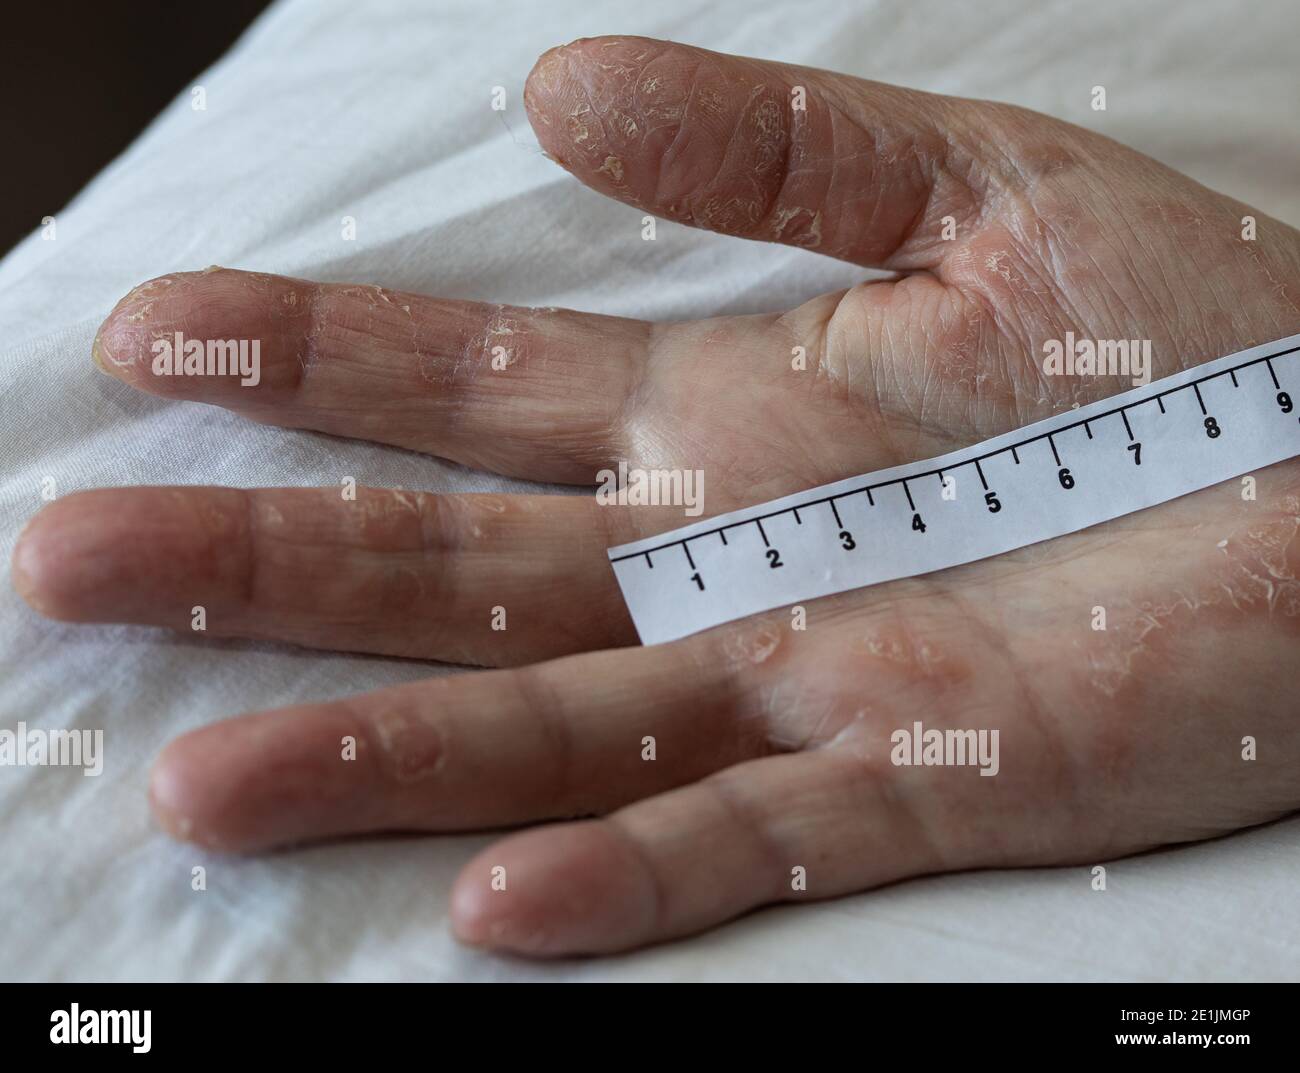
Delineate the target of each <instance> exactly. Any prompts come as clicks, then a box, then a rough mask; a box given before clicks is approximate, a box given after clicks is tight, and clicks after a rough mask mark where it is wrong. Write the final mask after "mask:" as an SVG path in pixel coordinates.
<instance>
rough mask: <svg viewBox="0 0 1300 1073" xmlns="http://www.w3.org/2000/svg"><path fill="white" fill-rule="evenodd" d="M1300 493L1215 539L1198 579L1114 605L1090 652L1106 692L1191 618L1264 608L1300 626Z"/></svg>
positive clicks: (1095, 678)
mask: <svg viewBox="0 0 1300 1073" xmlns="http://www.w3.org/2000/svg"><path fill="white" fill-rule="evenodd" d="M1298 532H1300V496H1296V495H1293V494H1288V495H1285V496H1284V497H1283V499H1282V501H1281V504H1280V509H1275V510H1274V511H1273V513H1272V514H1271V516H1270V518H1269V519H1268V520H1267V521H1260V520H1255V521H1253V522H1252V521H1245V522H1242V523H1241V524H1240V525H1239V526H1238V527H1237V528H1236V529H1235V530H1234V531H1233V532H1232V534H1231V535H1230V536H1228V537H1227V538H1224V539H1221V540H1219V541H1216V542H1214V544H1213V549H1212V551H1213V557H1208V556H1207V557H1206V558H1205V560H1204V564H1203V565H1198V566H1195V567H1193V576H1195V577H1197V578H1198V583H1197V584H1196V585H1194V586H1191V585H1188V586H1181V587H1179V588H1177V589H1174V590H1172V591H1170V592H1169V593H1168V594H1167V595H1160V596H1150V595H1145V593H1144V590H1148V589H1150V588H1151V587H1152V586H1151V583H1150V582H1148V583H1147V584H1145V585H1143V586H1142V588H1141V589H1139V590H1138V591H1139V597H1138V598H1137V599H1132V600H1130V601H1127V602H1123V603H1118V602H1117V603H1116V605H1115V606H1114V607H1113V608H1108V612H1107V630H1106V634H1105V635H1103V636H1105V637H1106V638H1107V643H1106V644H1105V645H1104V647H1101V648H1100V649H1094V650H1092V651H1090V653H1089V666H1090V672H1091V673H1090V681H1091V684H1092V685H1093V687H1094V688H1095V689H1097V690H1098V691H1099V692H1100V693H1102V694H1103V695H1104V696H1106V697H1108V698H1112V699H1113V698H1115V697H1117V696H1118V695H1119V694H1120V693H1121V692H1122V691H1123V690H1124V689H1125V688H1127V687H1128V686H1129V685H1130V684H1131V683H1132V682H1134V681H1135V680H1136V679H1138V677H1139V676H1140V674H1141V672H1142V670H1143V669H1144V667H1145V666H1146V661H1147V659H1148V658H1150V657H1152V656H1153V655H1154V654H1155V648H1156V645H1157V642H1159V641H1161V639H1162V638H1163V637H1164V635H1166V634H1171V636H1170V640H1169V643H1170V644H1173V645H1176V644H1177V642H1178V640H1179V639H1180V637H1181V635H1182V634H1183V632H1184V631H1187V634H1188V636H1195V635H1196V633H1195V631H1194V630H1192V629H1191V623H1192V622H1193V621H1197V620H1200V619H1201V618H1203V617H1204V616H1207V615H1215V616H1219V617H1221V618H1222V617H1223V616H1226V619H1225V621H1226V622H1231V623H1232V624H1233V625H1242V624H1245V623H1247V622H1249V621H1250V620H1251V619H1252V618H1253V617H1256V616H1261V615H1262V616H1263V617H1264V618H1265V619H1266V620H1267V621H1268V622H1269V623H1271V624H1276V625H1278V626H1287V627H1289V628H1290V629H1291V630H1293V631H1300V573H1298V572H1300V539H1297V533H1298Z"/></svg>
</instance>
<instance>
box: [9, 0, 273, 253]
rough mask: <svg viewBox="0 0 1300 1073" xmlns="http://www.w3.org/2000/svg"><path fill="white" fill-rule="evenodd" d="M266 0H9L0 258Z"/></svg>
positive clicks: (184, 86) (180, 87)
mask: <svg viewBox="0 0 1300 1073" xmlns="http://www.w3.org/2000/svg"><path fill="white" fill-rule="evenodd" d="M267 4H268V0H172V2H163V0H137V2H126V0H102V2H99V3H96V2H94V0H85V2H83V3H64V2H47V3H36V4H25V3H21V2H19V3H9V4H6V5H5V8H4V11H3V13H2V14H0V25H3V36H4V44H5V49H4V56H3V60H2V61H0V137H2V138H3V140H4V141H3V144H4V149H5V153H4V158H3V159H4V163H3V166H0V256H3V254H5V253H8V252H9V250H10V249H11V248H12V247H13V246H14V244H15V243H17V242H18V240H19V239H21V238H24V237H25V236H26V235H28V234H30V233H31V232H33V231H35V230H36V229H37V228H39V227H40V224H41V217H43V216H53V215H56V214H57V213H58V212H59V210H60V209H62V208H63V206H64V205H66V204H67V203H68V202H69V201H70V200H71V199H72V197H73V196H74V195H75V194H76V193H77V191H78V190H80V189H81V188H82V187H83V186H85V185H86V183H87V182H88V181H89V180H90V179H91V178H92V177H93V176H94V175H95V173H96V172H98V171H99V170H100V168H102V167H103V166H104V165H105V164H107V163H108V162H109V161H110V160H112V159H113V158H114V157H115V156H117V155H118V153H120V152H121V151H122V150H123V149H125V148H126V147H127V145H129V144H130V143H131V140H132V139H133V138H134V137H135V136H136V135H137V134H139V133H140V131H142V130H143V129H144V128H145V127H146V126H147V125H148V124H149V121H150V120H152V119H153V117H154V116H155V115H157V114H158V113H159V112H160V111H162V109H163V106H164V105H166V104H167V103H168V101H170V100H171V99H172V98H173V97H175V96H176V95H177V94H178V93H180V92H181V91H182V90H185V89H188V88H189V86H191V85H192V84H193V83H194V80H195V79H197V77H198V75H199V74H200V73H201V72H202V71H203V70H205V69H206V68H207V67H209V66H210V65H211V64H212V63H213V61H215V60H216V59H217V58H218V57H219V56H220V55H221V54H222V53H223V52H225V51H226V49H228V48H229V47H230V45H231V44H233V43H234V41H235V40H236V39H237V38H238V37H239V35H240V34H241V33H242V32H243V30H244V29H245V27H247V26H248V24H249V23H251V22H252V21H253V18H254V17H255V16H256V15H257V14H258V13H259V12H260V11H261V10H262V9H263V8H265V7H266V6H267Z"/></svg>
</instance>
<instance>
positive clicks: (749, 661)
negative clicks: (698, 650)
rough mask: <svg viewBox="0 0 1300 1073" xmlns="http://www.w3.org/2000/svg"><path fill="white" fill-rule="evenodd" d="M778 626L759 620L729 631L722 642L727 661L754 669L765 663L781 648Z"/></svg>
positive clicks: (780, 635) (780, 634)
mask: <svg viewBox="0 0 1300 1073" xmlns="http://www.w3.org/2000/svg"><path fill="white" fill-rule="evenodd" d="M781 639H782V633H781V628H780V626H778V625H776V624H775V623H773V622H771V621H769V620H764V619H760V620H758V621H757V622H756V623H754V624H752V625H751V624H748V623H747V624H745V625H743V626H736V627H735V628H733V629H731V630H730V631H729V632H728V633H727V634H726V636H725V638H724V640H723V653H724V655H725V656H726V658H727V660H728V661H729V662H731V663H733V664H735V665H738V666H751V667H756V666H758V665H759V664H762V663H766V662H767V661H768V660H769V659H771V657H772V656H773V655H774V654H775V653H776V651H777V649H778V648H779V647H780V646H781Z"/></svg>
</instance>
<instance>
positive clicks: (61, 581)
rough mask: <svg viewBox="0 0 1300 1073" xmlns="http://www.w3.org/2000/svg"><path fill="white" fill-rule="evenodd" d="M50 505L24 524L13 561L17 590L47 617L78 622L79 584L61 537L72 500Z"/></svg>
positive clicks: (29, 605) (10, 574)
mask: <svg viewBox="0 0 1300 1073" xmlns="http://www.w3.org/2000/svg"><path fill="white" fill-rule="evenodd" d="M72 498H75V497H70V498H69V499H67V500H59V501H56V502H54V503H51V504H49V505H48V506H46V507H44V508H43V509H42V510H40V511H38V512H37V514H36V515H35V516H34V517H33V518H32V519H31V520H30V521H29V522H28V523H27V524H26V525H25V526H24V527H23V531H22V532H21V533H19V534H18V540H17V542H16V543H15V544H14V550H13V554H12V556H11V557H10V561H9V576H10V580H11V582H12V584H13V587H14V591H15V592H17V593H18V595H19V596H21V597H22V599H23V601H24V603H26V604H27V606H28V607H30V608H31V609H32V610H33V611H35V612H37V613H38V614H40V615H44V616H45V617H46V618H52V619H60V620H63V621H75V619H76V613H75V612H76V603H77V602H76V592H75V583H74V582H73V580H72V578H71V576H70V575H71V571H70V570H69V568H68V563H67V557H66V554H65V551H66V549H65V548H64V547H63V546H62V543H61V540H60V529H61V523H62V522H63V521H64V520H66V518H67V513H68V504H69V503H70V502H71V499H72Z"/></svg>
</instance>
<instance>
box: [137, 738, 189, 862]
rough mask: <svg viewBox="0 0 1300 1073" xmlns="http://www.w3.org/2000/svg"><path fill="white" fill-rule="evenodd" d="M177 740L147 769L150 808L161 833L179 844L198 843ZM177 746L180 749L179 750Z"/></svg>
mask: <svg viewBox="0 0 1300 1073" xmlns="http://www.w3.org/2000/svg"><path fill="white" fill-rule="evenodd" d="M184 741H185V739H184V738H178V739H177V740H176V741H173V742H171V743H170V744H168V745H167V746H166V748H164V749H163V751H162V752H161V753H159V754H158V756H157V757H156V758H155V759H154V762H153V767H152V768H150V770H149V807H150V809H151V810H152V812H153V816H154V820H155V821H156V822H157V824H158V826H159V827H161V828H162V829H163V831H164V832H165V833H166V834H168V835H170V836H171V837H172V838H174V839H176V840H177V841H179V842H200V839H199V838H198V837H197V835H196V830H195V825H194V819H193V814H194V799H193V795H192V793H191V790H190V787H191V786H192V784H193V783H192V779H191V778H190V773H189V768H188V764H187V762H186V755H185V750H184V746H183V742H184ZM178 747H180V748H179V750H178Z"/></svg>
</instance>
